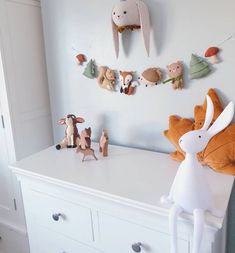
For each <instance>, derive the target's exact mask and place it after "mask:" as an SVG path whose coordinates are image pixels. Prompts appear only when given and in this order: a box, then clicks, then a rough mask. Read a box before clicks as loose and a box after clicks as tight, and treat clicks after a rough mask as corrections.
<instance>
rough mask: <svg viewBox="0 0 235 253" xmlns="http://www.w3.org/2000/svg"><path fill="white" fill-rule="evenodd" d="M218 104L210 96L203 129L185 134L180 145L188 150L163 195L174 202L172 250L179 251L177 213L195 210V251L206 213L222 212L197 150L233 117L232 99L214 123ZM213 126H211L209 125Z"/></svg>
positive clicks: (171, 211) (199, 242)
mask: <svg viewBox="0 0 235 253" xmlns="http://www.w3.org/2000/svg"><path fill="white" fill-rule="evenodd" d="M213 114H214V107H213V103H212V101H211V98H210V97H209V96H207V110H206V118H205V123H204V125H203V127H202V128H201V129H199V130H194V131H190V132H188V133H186V134H184V135H183V136H182V137H181V138H180V140H179V145H180V147H181V149H182V150H183V151H184V152H185V153H186V155H185V160H184V161H183V162H182V163H181V164H180V166H179V168H178V171H177V174H176V176H175V179H174V182H173V184H172V187H171V190H170V193H169V195H168V196H163V197H162V198H161V202H162V203H167V204H172V207H171V209H170V213H169V226H170V232H171V234H172V237H171V253H177V252H178V247H177V217H178V216H179V215H180V213H182V212H186V213H190V214H193V216H194V234H193V250H192V253H199V252H200V245H201V240H202V236H203V229H204V213H205V211H210V212H211V213H212V215H214V216H217V217H219V216H221V213H220V212H219V211H218V210H216V209H215V207H214V204H213V197H212V194H211V191H210V187H209V184H208V182H207V179H206V174H205V168H203V166H202V165H201V164H200V163H199V162H198V160H197V153H198V152H200V151H202V150H203V149H204V148H205V147H206V146H207V144H208V142H209V140H210V139H211V138H212V137H213V136H214V135H216V134H217V133H219V132H220V131H222V130H223V129H224V128H226V127H227V126H228V125H229V124H230V122H231V121H232V119H233V115H234V103H233V102H230V103H229V104H228V105H227V107H226V108H225V109H224V111H223V112H222V113H221V114H220V116H219V117H218V118H217V120H216V121H215V122H214V123H213V125H212V126H211V127H209V126H210V124H211V121H212V118H213ZM208 127H209V129H208Z"/></svg>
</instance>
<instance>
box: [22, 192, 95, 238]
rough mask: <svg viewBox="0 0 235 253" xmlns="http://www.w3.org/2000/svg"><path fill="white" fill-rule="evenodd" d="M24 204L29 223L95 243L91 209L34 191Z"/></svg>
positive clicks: (29, 194)
mask: <svg viewBox="0 0 235 253" xmlns="http://www.w3.org/2000/svg"><path fill="white" fill-rule="evenodd" d="M24 202H25V211H26V212H27V213H28V214H29V216H28V218H27V219H31V220H27V223H31V222H36V223H37V224H39V225H40V226H44V227H46V228H48V229H50V230H52V231H55V232H57V233H61V234H63V235H66V236H68V237H70V238H72V239H75V240H78V241H83V242H88V243H90V242H93V241H94V235H93V226H92V217H91V210H90V208H87V207H84V206H82V205H79V204H76V203H73V202H70V201H66V200H62V199H59V198H57V197H54V196H51V195H47V194H44V193H40V192H36V191H32V190H31V191H29V192H28V193H27V197H26V199H24Z"/></svg>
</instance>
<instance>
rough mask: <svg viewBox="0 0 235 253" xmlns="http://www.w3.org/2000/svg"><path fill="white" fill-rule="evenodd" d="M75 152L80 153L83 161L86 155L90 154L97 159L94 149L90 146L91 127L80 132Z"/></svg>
mask: <svg viewBox="0 0 235 253" xmlns="http://www.w3.org/2000/svg"><path fill="white" fill-rule="evenodd" d="M76 153H82V154H83V158H82V161H83V162H84V161H85V158H86V157H87V156H92V157H93V158H94V159H95V160H98V159H97V157H96V155H95V151H94V149H92V148H91V128H90V127H89V128H85V129H84V130H83V131H82V132H81V139H80V142H79V145H78V147H77V149H76Z"/></svg>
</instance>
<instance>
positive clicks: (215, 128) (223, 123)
mask: <svg viewBox="0 0 235 253" xmlns="http://www.w3.org/2000/svg"><path fill="white" fill-rule="evenodd" d="M233 115H234V103H233V102H230V103H229V104H228V105H227V106H226V108H225V109H224V110H223V112H222V113H221V114H220V115H219V117H218V118H217V120H216V121H215V122H214V124H213V125H212V126H211V127H210V128H209V129H208V130H207V132H208V133H209V135H211V136H214V135H216V134H217V133H219V132H220V131H222V130H223V129H224V128H226V127H227V126H228V125H229V124H230V122H231V121H232V119H233Z"/></svg>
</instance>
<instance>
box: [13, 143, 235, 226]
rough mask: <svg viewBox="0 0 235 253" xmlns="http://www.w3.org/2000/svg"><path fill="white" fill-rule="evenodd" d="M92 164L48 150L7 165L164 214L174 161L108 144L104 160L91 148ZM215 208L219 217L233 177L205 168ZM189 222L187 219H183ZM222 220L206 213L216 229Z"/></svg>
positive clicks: (21, 172)
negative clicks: (94, 155)
mask: <svg viewBox="0 0 235 253" xmlns="http://www.w3.org/2000/svg"><path fill="white" fill-rule="evenodd" d="M94 149H95V152H96V155H97V156H98V161H96V160H93V158H92V157H87V158H86V159H87V160H86V161H85V162H82V161H81V158H82V157H81V154H77V153H75V150H74V149H62V150H59V151H58V150H56V149H55V147H50V148H48V149H46V150H43V151H41V152H39V153H37V154H34V155H32V156H30V157H28V158H25V159H23V160H21V161H19V162H17V163H15V164H13V165H11V168H12V169H13V171H14V173H15V174H16V175H18V176H24V177H25V176H26V177H29V178H36V179H39V180H45V181H47V182H51V183H56V184H61V185H64V186H67V187H73V188H75V189H78V190H83V191H85V192H86V191H87V192H88V193H91V194H95V195H97V196H101V197H104V196H105V197H106V198H110V200H119V201H123V202H126V203H128V204H131V205H136V206H139V207H141V208H145V209H151V210H152V211H156V212H160V213H163V214H164V213H166V214H167V213H168V208H167V207H164V206H162V205H161V203H160V201H159V200H160V198H161V196H162V195H165V194H168V193H169V190H170V187H171V184H172V182H173V179H174V177H175V174H176V172H177V168H178V166H179V163H178V162H176V161H173V160H171V159H170V158H169V155H167V154H162V153H157V152H151V151H145V150H140V149H134V148H126V147H120V146H111V145H110V146H109V156H108V157H102V156H101V155H100V154H99V153H98V146H97V145H94ZM205 170H206V175H207V177H208V182H209V184H210V187H211V190H212V193H213V196H214V199H215V206H216V207H217V208H219V209H220V210H222V211H223V213H224V214H225V212H226V209H227V206H228V202H229V198H230V194H231V190H232V186H233V181H234V177H232V176H229V175H224V174H220V173H216V172H214V171H212V170H210V169H208V168H206V167H205ZM189 218H190V217H189ZM222 223H223V218H215V217H213V216H212V215H210V214H207V224H208V225H211V226H213V227H217V228H220V227H221V226H222Z"/></svg>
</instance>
